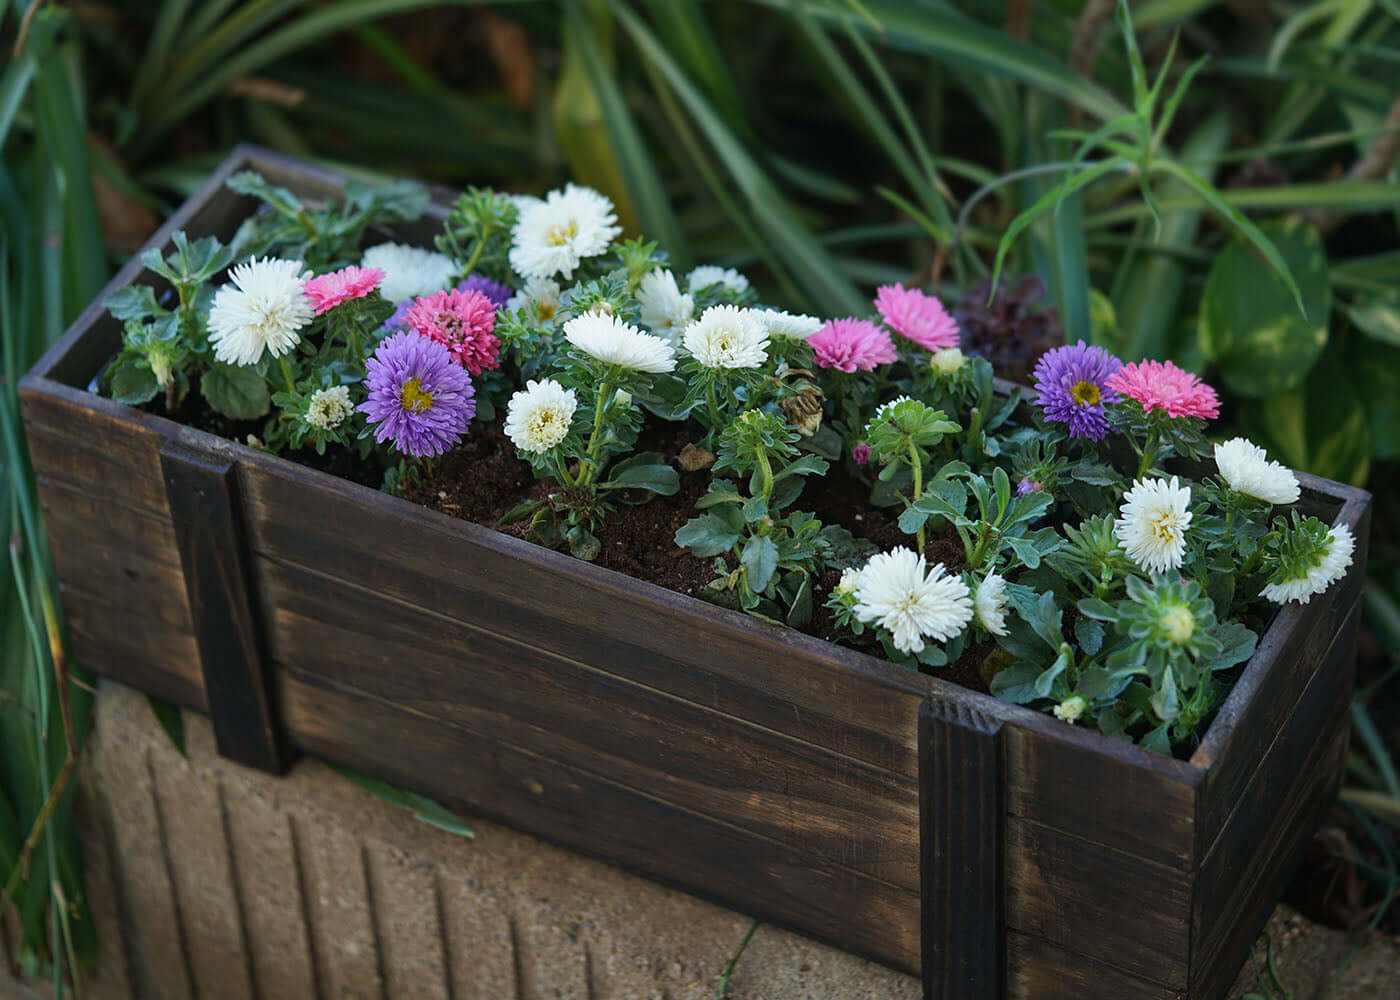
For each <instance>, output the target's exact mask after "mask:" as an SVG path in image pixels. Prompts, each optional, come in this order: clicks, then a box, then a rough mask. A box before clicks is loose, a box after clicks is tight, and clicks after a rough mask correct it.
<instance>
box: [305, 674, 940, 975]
mask: <svg viewBox="0 0 1400 1000" xmlns="http://www.w3.org/2000/svg"><path fill="white" fill-rule="evenodd" d="M278 678H279V681H280V690H281V702H282V705H283V710H284V713H285V714H284V718H285V720H286V723H287V727H288V731H289V732H290V733H291V735H292V737H293V739H294V740H295V741H296V743H297V745H298V746H301V747H302V748H304V749H305V750H307V751H308V752H309V753H313V754H315V755H316V756H319V757H323V758H325V759H326V760H330V761H333V762H336V763H340V764H344V765H346V766H349V767H353V768H356V769H358V770H361V771H364V772H365V773H367V774H372V775H376V776H378V777H381V778H383V779H385V780H388V781H392V782H395V783H397V784H400V785H402V786H403V787H405V788H410V789H414V790H416V791H420V792H423V793H425V794H429V795H440V796H441V797H442V800H443V801H444V803H445V804H447V805H448V806H449V807H450V808H455V809H459V810H462V811H465V812H468V813H476V814H480V815H483V816H486V817H488V818H492V819H498V820H500V821H503V822H506V823H508V824H510V825H511V826H513V827H515V828H517V829H521V830H525V831H527V832H530V833H534V834H536V835H538V836H541V837H544V838H546V839H548V840H551V841H554V842H556V843H560V844H564V845H565V846H568V847H571V848H574V849H575V850H579V851H582V852H583V853H585V854H590V855H593V856H596V857H602V858H604V859H606V860H610V861H613V862H616V863H618V864H621V865H622V866H623V867H625V868H628V869H631V870H633V871H637V872H639V873H641V874H644V875H648V876H650V877H652V878H656V879H658V880H660V881H662V882H666V883H668V884H670V885H674V886H676V887H678V888H681V889H684V890H686V891H688V892H691V893H695V894H698V895H701V896H704V897H707V898H710V899H714V900H716V901H718V902H720V903H722V904H724V905H727V906H730V907H734V908H737V909H739V910H741V911H743V912H746V913H752V914H754V915H755V916H758V917H761V918H762V919H764V920H766V921H769V922H772V923H774V924H778V925H781V926H784V927H791V928H793V929H795V930H799V931H801V932H802V933H804V934H808V935H810V936H812V937H815V938H818V939H819V940H823V941H828V942H830V943H832V944H836V945H837V946H839V947H842V948H846V949H848V950H850V951H854V952H857V953H858V954H862V955H865V956H866V957H869V958H872V959H874V960H875V961H878V962H882V963H884V964H885V965H889V966H892V967H894V968H897V969H902V970H904V971H906V972H909V973H911V974H914V975H917V974H918V971H919V897H918V894H917V893H914V892H910V891H908V890H904V889H899V888H896V887H893V886H890V885H888V884H886V883H883V882H879V881H877V880H875V879H872V878H869V877H866V876H863V875H860V874H858V873H855V872H852V871H850V870H848V869H844V868H841V867H839V866H835V865H831V864H829V863H827V862H824V861H823V860H821V859H820V858H816V857H814V856H812V855H809V854H805V853H804V852H801V851H798V850H796V849H794V848H792V847H790V846H788V845H786V844H781V843H778V842H776V841H772V840H769V839H767V838H764V837H759V836H756V835H754V834H751V833H748V832H746V831H743V830H740V829H737V828H735V827H732V826H728V825H726V824H723V823H718V822H716V821H714V820H713V819H711V818H709V817H706V816H704V815H701V814H698V813H694V812H690V811H688V810H685V809H682V808H679V807H677V806H674V805H671V804H668V803H665V802H662V801H660V800H658V799H655V798H653V797H651V796H648V795H644V794H642V793H640V792H638V791H636V790H634V789H631V788H628V787H626V786H624V785H621V784H618V783H617V782H613V781H609V780H608V779H606V778H603V777H600V776H596V775H592V774H589V773H586V772H584V771H581V770H578V769H577V768H574V767H571V766H569V764H568V763H566V762H559V761H555V760H552V759H550V758H548V757H545V756H541V755H539V754H536V753H533V752H531V751H530V750H529V749H527V748H524V747H519V746H514V745H511V744H508V743H503V742H498V741H495V740H489V739H485V738H483V737H481V736H479V735H478V734H476V733H473V732H471V731H469V730H466V729H463V728H461V727H459V726H453V725H448V724H446V723H443V722H440V721H437V720H435V719H431V718H428V717H425V716H422V715H419V714H416V713H413V712H410V711H407V710H405V709H404V708H401V707H399V706H395V705H391V704H388V703H386V702H383V701H380V700H378V699H375V698H371V697H367V696H364V695H360V694H357V693H355V692H351V691H346V690H344V689H341V688H339V687H338V686H336V685H334V684H332V683H330V682H328V681H326V680H325V679H323V678H314V677H309V676H304V675H301V674H299V673H298V672H296V671H294V670H289V669H280V670H279V671H278ZM385 746H392V747H393V752H392V753H383V752H381V751H380V749H379V748H382V747H385ZM444 789H446V791H445V792H444ZM668 845H669V847H668ZM658 847H661V848H665V849H660V850H659V849H658Z"/></svg>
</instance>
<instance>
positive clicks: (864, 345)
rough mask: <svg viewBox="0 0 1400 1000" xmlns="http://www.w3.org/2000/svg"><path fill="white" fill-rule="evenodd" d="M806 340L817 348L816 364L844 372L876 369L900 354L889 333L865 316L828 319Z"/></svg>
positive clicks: (813, 348) (815, 349) (814, 348)
mask: <svg viewBox="0 0 1400 1000" xmlns="http://www.w3.org/2000/svg"><path fill="white" fill-rule="evenodd" d="M807 343H809V344H811V345H812V350H813V351H815V352H816V355H817V364H819V365H821V366H822V367H823V368H835V369H837V370H839V371H843V372H853V371H855V370H856V369H857V368H858V369H860V370H861V371H863V372H869V371H874V370H875V366H876V365H887V364H890V363H892V362H893V361H894V360H895V359H896V357H897V355H896V354H895V350H894V341H892V340H891V339H890V335H889V333H888V332H887V331H885V330H883V329H881V328H880V327H878V326H876V325H875V324H874V323H872V322H870V321H869V320H864V319H833V320H828V321H827V323H826V325H825V326H823V327H822V328H821V329H820V330H818V331H817V332H816V333H814V334H812V335H811V336H810V337H808V338H807Z"/></svg>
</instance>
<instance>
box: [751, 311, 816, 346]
mask: <svg viewBox="0 0 1400 1000" xmlns="http://www.w3.org/2000/svg"><path fill="white" fill-rule="evenodd" d="M750 311H751V312H752V313H753V314H754V316H756V317H757V318H758V321H759V322H760V323H762V324H763V325H764V326H765V327H767V328H768V335H769V336H770V337H776V338H778V339H779V340H806V339H807V338H808V337H810V336H811V335H812V334H814V333H816V332H817V331H818V330H820V329H821V328H822V326H823V323H822V321H821V320H819V319H817V317H815V316H807V315H804V314H802V313H790V312H783V311H782V310H781V309H753V310H750Z"/></svg>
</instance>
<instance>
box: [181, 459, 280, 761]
mask: <svg viewBox="0 0 1400 1000" xmlns="http://www.w3.org/2000/svg"><path fill="white" fill-rule="evenodd" d="M160 464H161V472H162V474H163V475H164V477H165V492H166V497H167V499H168V500H169V502H170V516H171V520H172V521H173V522H174V525H175V537H176V540H177V542H178V544H179V547H180V563H181V565H182V566H183V567H184V572H185V591H186V593H187V594H188V595H189V601H190V615H191V617H192V618H193V622H194V631H195V638H196V643H197V646H198V649H199V659H200V666H201V668H202V669H203V671H204V689H205V693H206V694H207V695H208V699H209V714H210V716H211V717H212V719H213V722H214V739H215V742H216V743H217V744H218V748H219V754H220V756H223V757H227V758H229V759H230V760H234V761H237V762H238V763H240V764H245V765H247V766H248V767H255V768H258V769H259V770H263V771H271V772H272V773H274V774H281V773H283V772H284V771H286V770H287V766H288V764H289V763H290V754H289V752H288V747H287V740H286V738H285V736H284V734H283V733H282V731H281V727H280V725H279V723H278V719H277V715H276V713H275V711H274V710H273V706H272V700H271V696H270V692H269V677H270V670H269V664H268V661H267V657H266V654H265V651H264V647H263V633H262V627H261V623H260V622H259V621H258V615H257V610H256V602H255V600H254V598H253V577H252V563H251V556H250V553H249V550H248V538H247V533H246V529H245V527H244V520H243V509H242V507H243V505H242V502H241V497H240V494H239V490H238V470H237V467H236V464H235V463H234V462H233V460H231V459H229V458H226V457H224V456H222V455H218V454H215V453H214V452H211V451H206V450H203V449H196V448H193V447H191V446H189V445H187V444H183V443H181V442H179V441H177V440H175V439H171V440H169V441H167V442H166V444H165V446H164V447H163V448H162V449H161V452H160Z"/></svg>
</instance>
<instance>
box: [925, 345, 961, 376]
mask: <svg viewBox="0 0 1400 1000" xmlns="http://www.w3.org/2000/svg"><path fill="white" fill-rule="evenodd" d="M928 364H929V367H930V368H932V369H933V372H934V374H935V375H944V376H951V375H956V374H957V373H958V372H960V371H962V367H963V365H965V364H967V358H966V356H964V354H963V352H962V351H960V350H958V349H957V348H956V347H944V348H942V349H941V350H937V351H934V352H933V356H932V357H931V358H929V359H928Z"/></svg>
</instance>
